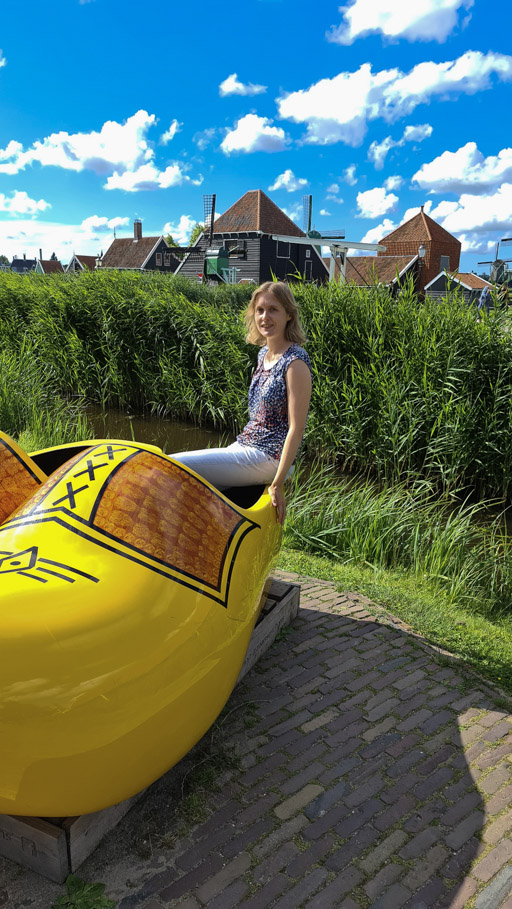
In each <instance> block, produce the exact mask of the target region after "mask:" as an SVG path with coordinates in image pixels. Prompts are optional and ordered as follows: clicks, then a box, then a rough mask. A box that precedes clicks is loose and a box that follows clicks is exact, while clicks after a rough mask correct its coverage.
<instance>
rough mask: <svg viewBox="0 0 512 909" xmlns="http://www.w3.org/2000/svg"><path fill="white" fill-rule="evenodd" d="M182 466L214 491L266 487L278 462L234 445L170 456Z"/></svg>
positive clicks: (236, 444)
mask: <svg viewBox="0 0 512 909" xmlns="http://www.w3.org/2000/svg"><path fill="white" fill-rule="evenodd" d="M170 457H171V458H175V460H176V461H179V462H180V463H181V464H184V465H185V467H190V468H191V469H192V470H195V472H196V473H198V474H199V476H201V477H204V479H205V480H208V482H209V483H211V484H212V486H215V488H216V489H228V488H229V487H230V486H257V485H259V484H261V485H264V486H268V484H269V483H271V482H272V480H273V479H274V477H275V475H276V472H277V468H278V466H279V461H276V460H274V458H271V457H269V455H267V454H265V452H264V451H261V450H260V449H259V448H253V447H251V446H249V445H240V443H239V442H233V444H232V445H228V446H227V448H203V449H200V450H198V451H179V452H178V453H177V454H171V455H170Z"/></svg>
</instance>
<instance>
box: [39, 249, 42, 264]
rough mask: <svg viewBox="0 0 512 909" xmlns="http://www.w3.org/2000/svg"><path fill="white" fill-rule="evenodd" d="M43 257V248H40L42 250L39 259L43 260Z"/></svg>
mask: <svg viewBox="0 0 512 909" xmlns="http://www.w3.org/2000/svg"><path fill="white" fill-rule="evenodd" d="M42 259H43V250H42V249H40V250H39V261H40V262H41V261H42Z"/></svg>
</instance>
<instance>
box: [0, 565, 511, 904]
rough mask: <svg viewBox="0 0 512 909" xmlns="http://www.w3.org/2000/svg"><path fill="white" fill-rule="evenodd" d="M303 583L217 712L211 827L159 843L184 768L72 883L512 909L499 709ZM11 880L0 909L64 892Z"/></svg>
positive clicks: (196, 894) (162, 893)
mask: <svg viewBox="0 0 512 909" xmlns="http://www.w3.org/2000/svg"><path fill="white" fill-rule="evenodd" d="M279 576H280V577H282V578H283V579H290V580H294V581H295V580H296V577H295V576H291V575H287V574H283V573H281V574H280V575H279ZM300 581H301V609H300V613H299V616H298V618H297V619H296V620H295V622H294V623H293V626H292V627H291V629H290V630H289V631H288V633H285V634H282V635H281V636H280V639H279V640H278V641H276V643H275V644H274V645H273V647H272V648H271V649H270V650H269V651H268V652H267V654H265V656H264V657H263V658H262V659H261V660H260V662H259V663H258V664H257V666H256V667H255V669H253V670H252V671H251V672H250V673H249V675H248V676H247V677H246V679H245V680H244V683H243V685H242V686H240V688H239V689H237V691H236V692H235V694H234V695H233V698H232V699H231V701H230V704H229V705H228V711H227V713H226V716H227V720H226V724H228V734H227V740H226V739H225V741H224V747H226V745H227V747H228V748H229V749H230V751H231V752H233V753H234V752H237V753H238V755H239V765H238V767H237V768H236V769H227V770H226V771H224V772H223V773H221V775H220V778H219V780H218V783H219V787H218V789H217V791H215V792H212V793H209V794H207V795H206V796H205V798H206V810H207V819H206V820H204V821H202V822H201V823H200V824H196V825H195V826H194V825H193V826H192V827H191V828H190V829H188V830H187V831H186V832H185V834H183V832H182V831H181V833H179V832H178V833H176V836H175V837H174V838H173V830H174V827H175V826H176V824H177V822H176V821H175V820H174V819H173V814H172V808H171V803H170V802H169V803H168V804H167V803H166V805H165V806H164V807H165V811H163V810H162V803H163V801H165V799H164V796H165V794H166V792H167V790H166V789H165V786H168V785H169V783H166V782H165V781H166V780H167V778H171V777H172V778H173V779H174V781H175V784H176V781H177V780H179V781H180V785H181V780H182V778H183V769H180V768H181V765H180V766H179V767H177V768H174V770H173V771H171V773H170V774H168V775H167V777H165V778H164V780H163V781H159V783H157V784H155V787H152V788H153V790H155V792H154V794H153V795H151V794H150V796H149V798H148V800H146V802H145V803H144V802H143V803H139V804H138V805H136V807H135V808H134V809H133V810H132V811H131V812H130V815H128V816H127V818H126V819H125V821H123V822H122V823H121V825H120V826H119V827H118V828H117V829H116V830H115V831H114V832H113V833H112V834H110V835H109V837H107V839H106V840H105V841H104V843H103V844H102V845H101V846H100V847H99V849H98V850H97V851H96V853H95V854H94V855H93V856H92V857H91V858H90V859H89V860H88V861H87V862H86V864H85V865H84V866H83V867H82V869H81V870H80V872H79V873H80V876H81V877H84V878H86V879H87V880H91V881H92V880H102V881H104V882H105V883H106V884H107V891H106V892H107V893H108V895H109V896H111V897H112V898H114V899H116V901H117V905H118V909H162V907H164V909H168V907H175V906H176V907H178V906H179V907H180V909H202V907H205V906H207V907H208V909H267V907H268V909H270V907H272V909H298V907H304V909H330V907H339V909H370V907H371V909H400V907H406V909H413V907H415V909H431V907H432V909H433V907H439V909H441V907H451V909H458V907H461V909H462V907H475V909H498V907H501V909H512V716H511V715H510V709H507V707H506V706H504V705H505V703H506V702H505V701H502V700H500V699H499V698H497V697H495V696H494V695H493V692H492V689H490V688H489V687H487V686H486V685H485V683H480V682H479V680H478V679H477V678H476V677H475V676H473V675H471V674H469V673H467V672H466V671H465V670H464V668H463V667H461V666H459V665H458V664H457V663H456V662H454V661H452V660H447V659H446V658H445V657H443V656H442V655H440V654H439V653H438V652H437V651H436V650H435V649H433V648H430V647H429V646H428V645H426V644H425V643H423V642H422V641H421V639H418V638H417V637H415V636H413V635H411V634H409V633H408V632H407V631H406V630H403V629H402V628H400V626H399V625H394V624H393V623H389V622H387V621H385V620H383V619H381V618H379V617H377V618H375V617H374V616H373V615H372V614H371V613H370V609H371V607H370V606H369V604H368V602H367V601H366V600H364V598H362V597H358V596H356V595H352V594H346V595H343V594H338V593H336V591H335V589H334V588H333V587H332V585H330V584H328V583H327V582H324V581H315V580H314V579H300ZM498 705H501V706H498ZM230 711H231V712H230ZM180 774H181V776H180ZM148 806H149V807H148ZM155 814H156V815H158V818H157V824H156V828H157V829H160V832H162V831H165V833H166V836H165V837H163V838H162V837H161V836H160V838H159V837H158V836H156V835H155V833H154V831H155V823H154V815H155ZM151 819H152V820H153V824H151ZM173 825H174V826H173ZM141 828H144V829H148V830H149V831H150V834H149V836H150V839H151V830H152V831H153V834H152V836H153V840H152V841H151V842H150V844H149V846H148V852H147V854H146V855H143V856H141V854H140V849H139V850H137V849H135V851H134V849H133V846H134V843H136V838H137V833H136V831H137V830H139V832H140V829H141ZM177 829H178V828H176V830H177ZM176 837H177V838H176ZM120 838H121V842H122V843H123V848H122V849H121V851H120V850H119V840H120ZM146 845H148V844H147V843H146ZM8 866H9V863H7V862H2V863H0V906H6V907H8V909H21V907H23V909H25V907H27V909H28V907H30V909H50V906H51V902H52V899H51V897H52V895H56V894H60V893H62V892H63V890H62V888H60V887H57V886H56V885H51V884H49V883H48V882H44V885H42V884H41V879H40V878H37V877H36V875H32V874H31V873H30V872H25V871H24V872H22V873H21V877H20V875H19V874H18V878H17V879H15V875H14V874H10V869H9V867H8ZM11 869H12V866H11ZM6 873H7V877H5V875H6ZM4 879H5V880H6V881H7V883H6V884H3V883H2V881H3V880H4ZM38 882H39V884H38ZM37 885H38V886H39V888H40V889H39V897H37V896H35V893H36V892H37V890H34V888H36V886H37ZM3 888H4V889H3ZM2 899H3V902H2Z"/></svg>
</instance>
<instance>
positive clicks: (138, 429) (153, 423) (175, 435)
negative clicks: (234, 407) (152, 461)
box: [87, 405, 234, 454]
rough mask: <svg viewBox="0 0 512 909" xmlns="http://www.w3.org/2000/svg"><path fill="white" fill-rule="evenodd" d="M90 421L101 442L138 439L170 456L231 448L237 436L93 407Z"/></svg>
mask: <svg viewBox="0 0 512 909" xmlns="http://www.w3.org/2000/svg"><path fill="white" fill-rule="evenodd" d="M87 417H88V419H89V421H90V423H92V426H93V428H94V435H95V436H96V438H97V439H105V438H110V439H127V440H128V439H134V440H135V441H136V442H144V443H146V444H147V445H158V447H159V448H161V449H162V450H163V451H165V452H167V453H168V454H170V453H172V452H173V451H194V449H196V448H215V447H217V446H219V445H229V444H230V443H231V442H233V441H234V436H233V435H232V434H231V433H229V432H225V431H224V432H219V431H217V430H214V429H205V428H204V427H202V426H194V425H193V424H192V423H186V422H185V421H183V420H168V419H164V418H162V417H155V416H151V415H149V416H140V415H130V414H127V413H124V412H122V411H119V410H115V409H112V410H108V411H104V410H102V409H101V407H94V406H92V405H91V406H89V407H88V408H87Z"/></svg>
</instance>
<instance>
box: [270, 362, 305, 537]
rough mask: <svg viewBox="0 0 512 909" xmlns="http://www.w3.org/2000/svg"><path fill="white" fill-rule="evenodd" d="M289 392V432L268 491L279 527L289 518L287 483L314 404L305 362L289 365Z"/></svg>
mask: <svg viewBox="0 0 512 909" xmlns="http://www.w3.org/2000/svg"><path fill="white" fill-rule="evenodd" d="M286 390H287V393H288V432H287V434H286V439H285V442H284V446H283V450H282V452H281V458H280V460H279V466H278V468H277V472H276V475H275V477H274V480H273V482H272V484H271V486H270V487H269V493H270V498H271V499H272V504H273V505H274V506H275V508H276V509H277V520H278V521H279V523H280V524H284V519H285V515H286V500H285V497H284V488H283V487H284V481H285V479H286V475H287V473H288V471H289V469H290V467H291V466H292V464H293V462H294V460H295V457H296V455H297V451H298V450H299V445H300V443H301V441H302V436H303V435H304V428H305V426H306V418H307V415H308V410H309V402H310V400H311V373H310V371H309V367H308V366H307V364H306V363H305V362H304V360H299V359H297V360H292V362H291V363H290V365H289V367H288V369H287V371H286Z"/></svg>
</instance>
